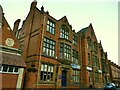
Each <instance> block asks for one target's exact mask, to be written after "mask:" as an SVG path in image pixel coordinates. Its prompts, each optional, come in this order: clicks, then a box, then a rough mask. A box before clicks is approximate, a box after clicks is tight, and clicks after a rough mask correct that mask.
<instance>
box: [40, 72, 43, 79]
mask: <svg viewBox="0 0 120 90" xmlns="http://www.w3.org/2000/svg"><path fill="white" fill-rule="evenodd" d="M40 80H43V71H41V75H40Z"/></svg>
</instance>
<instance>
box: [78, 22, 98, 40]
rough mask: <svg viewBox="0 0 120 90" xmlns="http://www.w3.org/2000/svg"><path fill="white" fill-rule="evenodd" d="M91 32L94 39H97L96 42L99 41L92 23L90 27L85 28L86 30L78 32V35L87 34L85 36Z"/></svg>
mask: <svg viewBox="0 0 120 90" xmlns="http://www.w3.org/2000/svg"><path fill="white" fill-rule="evenodd" d="M90 30H91V31H92V33H93V36H94V38H95V39H96V41H97V38H96V35H95V32H94V29H93V26H92V24H91V23H90V25H89V26H88V27H85V28H83V29H81V30H80V31H78V32H77V33H78V34H80V33H85V34H87V32H89V31H90Z"/></svg>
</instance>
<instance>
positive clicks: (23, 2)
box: [1, 0, 119, 64]
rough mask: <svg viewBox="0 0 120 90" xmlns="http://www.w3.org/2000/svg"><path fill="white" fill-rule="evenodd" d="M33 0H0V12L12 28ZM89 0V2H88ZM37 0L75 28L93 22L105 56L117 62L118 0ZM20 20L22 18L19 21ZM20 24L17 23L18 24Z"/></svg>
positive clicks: (22, 18)
mask: <svg viewBox="0 0 120 90" xmlns="http://www.w3.org/2000/svg"><path fill="white" fill-rule="evenodd" d="M32 1H33V0H2V1H1V2H2V3H1V5H2V7H3V12H4V13H5V17H6V19H7V21H8V23H9V25H10V27H11V28H13V24H14V21H15V20H17V19H21V21H23V20H24V19H25V18H26V16H27V14H28V12H29V10H30V5H31V2H32ZM90 1H91V2H90ZM90 1H89V0H66V1H65V0H37V7H38V8H39V9H40V8H41V6H42V5H43V6H44V9H45V11H47V10H48V11H49V14H50V15H51V16H53V17H54V18H55V19H57V20H59V19H60V18H62V17H63V16H66V17H67V19H68V22H69V24H71V25H72V28H73V29H75V31H76V32H77V31H79V30H81V29H82V28H84V27H87V26H89V24H90V23H92V25H93V29H94V31H95V34H96V37H97V40H98V42H99V41H100V40H101V42H102V46H103V49H104V51H105V52H107V54H108V59H109V60H111V61H113V62H114V63H116V64H118V1H119V0H98V1H97V0H90ZM21 24H22V22H21ZM21 24H20V25H21Z"/></svg>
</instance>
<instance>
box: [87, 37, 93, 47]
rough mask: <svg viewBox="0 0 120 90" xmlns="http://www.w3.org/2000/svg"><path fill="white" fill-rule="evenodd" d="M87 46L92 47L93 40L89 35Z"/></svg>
mask: <svg viewBox="0 0 120 90" xmlns="http://www.w3.org/2000/svg"><path fill="white" fill-rule="evenodd" d="M87 48H88V49H92V40H91V38H90V37H87Z"/></svg>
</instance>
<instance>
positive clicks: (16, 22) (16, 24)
mask: <svg viewBox="0 0 120 90" xmlns="http://www.w3.org/2000/svg"><path fill="white" fill-rule="evenodd" d="M19 23H20V19H17V20H16V21H15V22H14V27H13V33H14V34H16V32H17V30H18V27H19Z"/></svg>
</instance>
